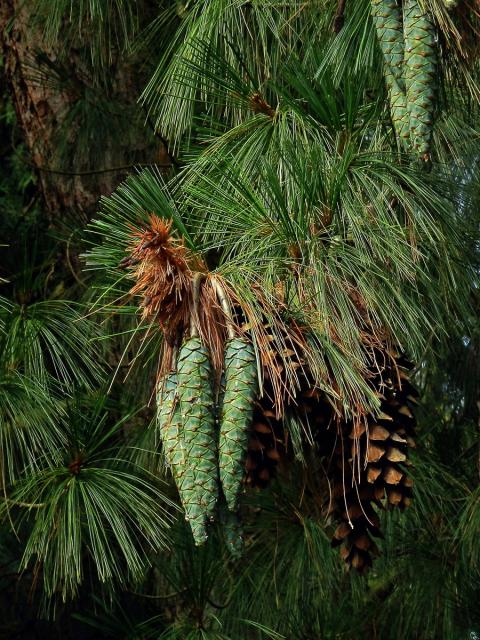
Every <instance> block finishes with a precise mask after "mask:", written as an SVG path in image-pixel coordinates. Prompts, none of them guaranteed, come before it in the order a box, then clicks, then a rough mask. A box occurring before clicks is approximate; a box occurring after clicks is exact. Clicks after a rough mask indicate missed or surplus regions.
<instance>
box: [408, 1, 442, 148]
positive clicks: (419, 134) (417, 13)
mask: <svg viewBox="0 0 480 640" xmlns="http://www.w3.org/2000/svg"><path fill="white" fill-rule="evenodd" d="M403 20H404V33H405V87H406V91H407V109H408V112H409V117H410V140H411V144H412V147H413V149H414V150H415V151H417V152H418V153H419V155H420V156H422V157H426V156H428V153H429V151H430V141H431V137H432V125H433V110H434V106H435V103H434V100H435V70H436V62H437V52H436V46H435V28H434V25H433V22H432V19H431V17H430V15H429V13H428V11H427V9H426V8H424V7H423V6H422V4H421V3H420V2H419V0H405V4H404V14H403Z"/></svg>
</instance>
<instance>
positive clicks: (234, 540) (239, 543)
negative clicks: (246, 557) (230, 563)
mask: <svg viewBox="0 0 480 640" xmlns="http://www.w3.org/2000/svg"><path fill="white" fill-rule="evenodd" d="M219 512H220V522H221V523H222V527H223V535H224V539H225V544H226V547H227V549H228V551H229V552H230V555H231V556H232V557H233V558H235V559H236V560H238V558H241V557H242V554H243V549H244V541H243V536H242V524H241V522H240V517H239V515H238V514H237V513H233V512H232V511H230V510H229V509H228V508H227V505H226V504H225V503H224V502H222V504H221V505H220V508H219Z"/></svg>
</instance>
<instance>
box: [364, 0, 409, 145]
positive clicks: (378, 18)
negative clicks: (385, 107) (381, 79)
mask: <svg viewBox="0 0 480 640" xmlns="http://www.w3.org/2000/svg"><path fill="white" fill-rule="evenodd" d="M370 10H371V15H372V20H373V24H374V26H375V31H376V33H377V39H378V42H379V45H380V48H381V50H382V53H383V59H384V73H385V81H386V84H387V89H388V96H389V102H390V112H391V116H392V122H393V125H394V127H395V131H396V132H397V135H398V137H399V138H400V139H401V140H402V141H404V143H405V144H407V143H408V138H409V132H410V127H409V124H410V120H409V115H408V111H407V98H406V94H405V77H404V65H403V59H404V47H405V44H404V37H403V21H402V13H401V9H400V7H399V5H398V4H397V2H396V0H371V5H370Z"/></svg>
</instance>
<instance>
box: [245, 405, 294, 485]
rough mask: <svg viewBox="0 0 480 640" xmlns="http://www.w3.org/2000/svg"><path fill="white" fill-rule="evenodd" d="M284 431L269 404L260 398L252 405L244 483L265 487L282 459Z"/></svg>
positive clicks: (285, 439) (283, 455)
mask: <svg viewBox="0 0 480 640" xmlns="http://www.w3.org/2000/svg"><path fill="white" fill-rule="evenodd" d="M286 452H287V432H286V431H285V428H284V424H283V420H281V419H279V418H277V417H276V413H275V411H274V410H273V408H272V402H271V400H270V399H269V397H268V396H267V395H264V396H263V397H262V398H260V399H259V400H258V401H257V402H256V403H255V408H254V413H253V420H252V430H251V434H250V439H249V442H248V454H247V458H246V461H245V484H246V485H247V486H249V487H259V488H262V489H263V488H265V487H266V486H267V485H268V483H269V482H270V480H271V479H272V478H273V477H274V476H275V474H276V471H277V465H278V463H279V462H283V461H284V460H285V456H286Z"/></svg>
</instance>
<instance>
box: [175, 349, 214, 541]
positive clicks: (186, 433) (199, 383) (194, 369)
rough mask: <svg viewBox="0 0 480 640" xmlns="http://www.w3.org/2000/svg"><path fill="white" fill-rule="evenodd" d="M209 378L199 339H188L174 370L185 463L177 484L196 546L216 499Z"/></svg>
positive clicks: (208, 366)
mask: <svg viewBox="0 0 480 640" xmlns="http://www.w3.org/2000/svg"><path fill="white" fill-rule="evenodd" d="M212 378H213V372H212V369H211V364H210V358H209V354H208V350H207V349H206V348H205V347H204V346H203V345H202V343H201V342H200V339H199V338H196V337H194V338H190V339H189V340H187V341H186V342H184V344H183V345H182V348H181V349H180V353H179V357H178V367H177V380H178V388H177V392H178V399H179V405H180V415H181V419H182V423H183V440H184V446H185V460H186V468H185V472H184V473H183V474H182V475H181V476H180V477H179V478H178V479H177V484H178V488H179V491H180V497H181V499H182V503H183V506H184V508H185V514H186V518H187V520H188V521H189V522H190V526H191V528H192V533H193V537H194V539H195V542H196V544H202V543H203V542H205V540H206V537H207V535H206V524H207V521H208V520H209V519H210V518H211V516H212V515H213V513H214V510H215V504H216V501H217V497H218V482H217V444H216V437H215V414H214V400H213V393H212Z"/></svg>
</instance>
